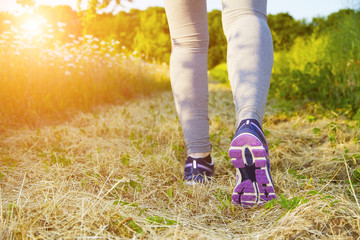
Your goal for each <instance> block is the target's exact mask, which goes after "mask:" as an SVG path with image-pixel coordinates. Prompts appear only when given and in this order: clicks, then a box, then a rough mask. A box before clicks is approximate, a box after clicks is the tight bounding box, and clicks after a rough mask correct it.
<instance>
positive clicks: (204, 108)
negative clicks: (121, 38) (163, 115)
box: [165, 0, 211, 157]
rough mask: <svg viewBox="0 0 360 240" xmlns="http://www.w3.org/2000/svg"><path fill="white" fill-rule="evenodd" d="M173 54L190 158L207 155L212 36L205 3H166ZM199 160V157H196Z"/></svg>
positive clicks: (178, 106) (184, 0)
mask: <svg viewBox="0 0 360 240" xmlns="http://www.w3.org/2000/svg"><path fill="white" fill-rule="evenodd" d="M165 11H166V15H167V19H168V22H169V27H170V35H171V40H172V53H171V59H170V79H171V85H172V90H173V95H174V100H175V105H176V110H177V112H178V115H179V119H180V123H181V125H182V128H183V132H184V136H185V141H186V148H187V152H188V154H189V155H191V154H194V153H200V155H199V157H205V156H202V155H201V153H204V154H205V155H208V153H209V152H210V148H211V145H210V142H209V118H208V79H207V52H208V45H209V33H208V23H207V10H206V0H195V1H194V0H165ZM194 157H196V156H194Z"/></svg>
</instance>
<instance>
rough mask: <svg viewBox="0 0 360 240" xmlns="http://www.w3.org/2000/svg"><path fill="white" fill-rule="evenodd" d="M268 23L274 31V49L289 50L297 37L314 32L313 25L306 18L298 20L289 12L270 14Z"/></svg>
mask: <svg viewBox="0 0 360 240" xmlns="http://www.w3.org/2000/svg"><path fill="white" fill-rule="evenodd" d="M268 24H269V27H270V30H271V33H272V37H273V43H274V50H275V51H282V50H289V49H290V48H291V46H292V45H293V44H294V41H295V39H296V38H297V37H299V36H301V37H307V36H310V35H311V33H312V27H311V26H310V25H308V24H307V23H306V22H305V21H304V20H302V21H296V20H295V19H294V18H293V17H292V16H291V15H290V14H288V13H279V14H276V15H272V14H269V15H268Z"/></svg>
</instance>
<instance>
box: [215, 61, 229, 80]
mask: <svg viewBox="0 0 360 240" xmlns="http://www.w3.org/2000/svg"><path fill="white" fill-rule="evenodd" d="M210 76H212V77H213V78H214V79H215V80H216V81H219V82H221V83H228V82H229V76H228V72H227V66H226V63H221V64H219V65H217V66H216V67H214V68H213V69H211V70H210Z"/></svg>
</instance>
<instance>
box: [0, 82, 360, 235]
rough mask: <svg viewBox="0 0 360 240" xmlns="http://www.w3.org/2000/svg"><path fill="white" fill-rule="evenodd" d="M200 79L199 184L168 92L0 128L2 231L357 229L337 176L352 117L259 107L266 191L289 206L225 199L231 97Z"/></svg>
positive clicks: (349, 142)
mask: <svg viewBox="0 0 360 240" xmlns="http://www.w3.org/2000/svg"><path fill="white" fill-rule="evenodd" d="M211 89H212V91H211V94H210V98H211V99H210V109H211V113H210V117H211V119H212V120H211V128H210V131H211V141H212V143H213V145H214V146H215V147H214V151H213V156H214V157H215V161H216V168H217V172H216V176H215V179H214V181H213V182H212V183H211V184H208V185H203V186H194V187H189V186H184V185H183V183H182V181H181V179H182V168H183V162H184V160H185V149H184V142H183V139H182V133H181V128H180V126H179V123H178V121H177V119H176V114H175V110H174V105H173V102H172V97H171V93H169V92H165V93H162V94H161V95H159V96H158V97H156V98H153V99H149V98H144V99H142V100H136V101H134V102H131V103H127V104H125V105H122V106H105V107H103V109H102V110H101V111H99V112H98V113H97V114H94V113H91V114H81V113H80V114H78V115H77V116H76V117H75V118H74V119H73V120H72V121H69V122H66V123H64V124H62V125H57V126H47V127H42V128H40V129H36V130H32V129H20V130H7V131H5V132H4V133H2V135H1V136H0V160H1V167H0V178H1V180H0V186H1V192H0V203H1V204H0V206H1V208H0V212H1V213H0V216H1V218H0V236H2V239H83V238H84V239H87V238H89V239H126V238H134V239H143V238H144V239H240V238H241V239H329V238H330V239H356V238H358V237H359V236H360V230H359V229H360V226H359V224H360V208H359V206H358V205H357V203H356V200H355V199H356V198H359V186H354V191H355V195H354V194H353V193H352V192H351V190H350V187H349V186H350V185H349V184H348V183H346V182H345V181H346V180H348V174H347V171H346V167H348V169H349V175H350V177H351V175H352V173H353V171H354V169H356V168H357V167H359V161H360V159H359V155H356V153H359V152H360V149H359V145H360V144H359V141H358V138H357V137H358V136H359V135H360V134H359V131H360V130H359V127H358V126H355V124H356V123H355V122H351V121H346V120H341V119H336V118H325V117H323V118H319V119H317V120H314V118H310V117H306V112H301V113H298V114H296V115H294V116H293V117H288V116H284V115H282V114H279V113H276V112H275V110H273V109H270V108H269V112H268V114H267V116H266V118H265V121H266V123H265V128H266V130H267V135H268V142H269V143H270V145H271V161H272V174H273V178H274V181H275V184H276V191H277V194H278V198H277V200H278V201H281V200H280V198H279V196H280V194H283V195H284V196H285V197H286V199H293V198H294V197H295V198H296V197H297V198H298V199H302V201H301V202H300V204H299V205H297V206H296V205H294V206H293V209H292V210H291V211H288V209H287V208H286V207H285V205H282V204H280V203H277V202H275V203H274V206H273V207H272V208H271V207H269V208H268V209H266V208H264V207H259V208H254V209H243V208H241V207H234V206H233V205H232V204H229V202H228V200H229V199H230V196H231V192H232V190H233V185H234V181H235V180H234V179H235V171H234V169H233V167H232V165H231V164H230V161H229V158H228V157H227V148H228V146H229V143H230V140H231V138H232V134H233V131H234V115H233V104H232V98H231V94H230V92H229V89H228V88H226V87H221V86H220V85H218V86H215V85H211ZM270 110H271V111H270ZM313 120H314V121H313ZM330 123H331V124H330ZM329 124H330V125H329ZM314 127H316V128H318V129H319V130H314ZM334 129H335V130H334ZM314 132H315V133H314ZM345 149H346V150H345ZM334 159H335V160H334ZM314 190H316V191H317V192H315V191H314ZM356 194H357V195H356Z"/></svg>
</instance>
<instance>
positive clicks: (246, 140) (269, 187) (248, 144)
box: [229, 133, 275, 207]
mask: <svg viewBox="0 0 360 240" xmlns="http://www.w3.org/2000/svg"><path fill="white" fill-rule="evenodd" d="M246 149H248V150H249V151H250V153H251V155H252V160H253V164H255V167H253V168H251V169H252V171H254V172H253V173H252V174H253V175H254V176H255V181H251V180H249V179H248V180H244V181H242V179H243V178H244V176H242V175H241V170H245V167H247V166H248V165H247V161H246V157H245V151H246ZM249 151H247V152H249ZM229 156H230V158H231V161H232V163H233V165H234V167H235V168H236V171H237V179H236V186H235V188H234V192H233V195H232V200H233V202H234V203H235V204H240V205H242V206H244V207H253V206H255V205H262V204H264V203H265V202H267V201H270V200H271V199H274V198H275V191H274V190H275V189H274V185H273V183H272V178H271V175H270V172H269V169H268V168H267V166H266V162H267V161H269V160H268V159H267V153H266V150H265V147H264V145H263V144H262V143H261V141H260V140H259V139H258V138H257V137H256V136H255V135H253V134H251V133H243V134H240V135H239V136H237V137H236V138H235V139H234V140H233V141H232V142H231V145H230V149H229ZM251 166H253V165H251ZM247 169H250V168H247ZM239 178H241V179H239Z"/></svg>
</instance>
